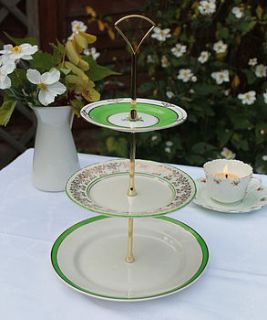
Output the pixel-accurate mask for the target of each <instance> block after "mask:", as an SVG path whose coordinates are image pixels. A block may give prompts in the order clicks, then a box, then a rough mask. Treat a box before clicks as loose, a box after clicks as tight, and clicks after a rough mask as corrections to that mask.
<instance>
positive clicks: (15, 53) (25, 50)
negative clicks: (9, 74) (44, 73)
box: [0, 43, 38, 61]
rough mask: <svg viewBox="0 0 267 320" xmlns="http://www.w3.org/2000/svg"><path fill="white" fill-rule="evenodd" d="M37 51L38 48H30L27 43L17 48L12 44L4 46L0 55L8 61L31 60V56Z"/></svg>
mask: <svg viewBox="0 0 267 320" xmlns="http://www.w3.org/2000/svg"><path fill="white" fill-rule="evenodd" d="M37 51H38V46H32V45H31V44H29V43H23V44H21V45H19V46H15V47H13V45H12V44H6V45H4V47H3V50H0V53H2V54H4V55H5V56H6V58H8V59H10V60H13V61H15V60H19V59H23V60H31V59H32V55H33V54H34V53H36V52H37Z"/></svg>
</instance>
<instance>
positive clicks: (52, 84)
mask: <svg viewBox="0 0 267 320" xmlns="http://www.w3.org/2000/svg"><path fill="white" fill-rule="evenodd" d="M26 76H27V79H28V80H29V81H30V82H31V83H33V84H36V85H37V87H38V89H39V93H38V99H39V101H40V102H41V104H42V105H44V106H47V105H48V104H50V103H52V102H54V101H55V97H56V96H57V95H60V94H63V93H64V92H65V91H66V87H65V86H64V84H62V83H61V82H59V78H60V72H59V71H58V70H57V69H54V68H53V69H51V70H50V71H49V72H45V73H43V74H42V75H41V74H40V72H39V71H37V70H34V69H28V70H27V73H26Z"/></svg>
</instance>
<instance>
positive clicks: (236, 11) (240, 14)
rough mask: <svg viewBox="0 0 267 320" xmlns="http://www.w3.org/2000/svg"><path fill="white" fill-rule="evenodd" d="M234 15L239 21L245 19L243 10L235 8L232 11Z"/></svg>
mask: <svg viewBox="0 0 267 320" xmlns="http://www.w3.org/2000/svg"><path fill="white" fill-rule="evenodd" d="M232 14H233V15H234V16H235V17H236V18H237V19H240V18H242V17H243V15H244V12H243V10H242V9H241V8H239V7H233V9H232Z"/></svg>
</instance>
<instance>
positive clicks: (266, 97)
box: [263, 90, 267, 104]
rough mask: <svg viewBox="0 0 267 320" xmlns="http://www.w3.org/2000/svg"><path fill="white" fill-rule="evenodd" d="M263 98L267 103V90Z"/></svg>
mask: <svg viewBox="0 0 267 320" xmlns="http://www.w3.org/2000/svg"><path fill="white" fill-rule="evenodd" d="M263 99H264V102H265V103H266V104H267V90H266V92H264V94H263Z"/></svg>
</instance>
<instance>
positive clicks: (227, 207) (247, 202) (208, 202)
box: [194, 178, 267, 213]
mask: <svg viewBox="0 0 267 320" xmlns="http://www.w3.org/2000/svg"><path fill="white" fill-rule="evenodd" d="M195 182H196V185H197V195H196V197H195V199H194V203H195V204H197V205H199V206H201V207H203V208H207V209H210V210H214V211H219V212H226V213H243V212H251V211H255V210H259V209H261V208H262V207H263V206H265V205H266V204H267V188H266V187H264V186H259V185H258V184H255V183H253V180H252V183H250V184H249V186H248V190H247V194H246V196H245V198H244V199H243V200H242V201H240V202H235V203H229V204H226V203H220V202H217V201H214V200H212V199H211V198H210V197H209V195H208V191H207V186H206V179H205V178H200V179H198V180H196V181H195Z"/></svg>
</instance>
